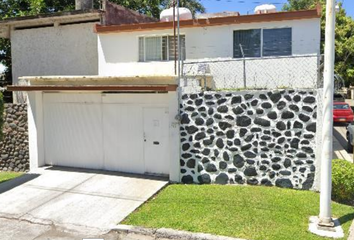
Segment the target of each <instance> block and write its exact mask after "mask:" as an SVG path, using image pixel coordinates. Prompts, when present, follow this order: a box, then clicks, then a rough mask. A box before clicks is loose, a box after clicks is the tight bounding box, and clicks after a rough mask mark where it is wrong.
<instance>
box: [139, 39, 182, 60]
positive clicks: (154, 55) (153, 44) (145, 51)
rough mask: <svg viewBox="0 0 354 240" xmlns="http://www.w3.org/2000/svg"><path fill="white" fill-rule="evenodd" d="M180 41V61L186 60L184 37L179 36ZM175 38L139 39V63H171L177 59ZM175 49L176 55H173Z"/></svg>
mask: <svg viewBox="0 0 354 240" xmlns="http://www.w3.org/2000/svg"><path fill="white" fill-rule="evenodd" d="M180 41H181V59H182V60H185V59H186V48H185V42H186V40H185V36H184V35H181V36H180ZM176 45H177V37H176V38H174V37H173V36H157V37H139V61H140V62H146V61H166V60H168V61H171V60H174V59H175V55H176V57H177V59H178V48H177V46H176ZM175 47H176V53H175Z"/></svg>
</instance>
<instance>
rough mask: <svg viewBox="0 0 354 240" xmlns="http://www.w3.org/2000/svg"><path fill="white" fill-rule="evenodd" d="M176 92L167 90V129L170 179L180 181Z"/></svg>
mask: <svg viewBox="0 0 354 240" xmlns="http://www.w3.org/2000/svg"><path fill="white" fill-rule="evenodd" d="M177 94H178V93H177V92H168V106H169V126H170V127H169V129H170V141H169V143H170V144H169V149H170V181H171V182H179V181H180V171H181V167H180V163H179V160H180V154H181V153H180V136H179V121H178V120H177V119H176V116H177V115H178V111H179V110H178V99H177Z"/></svg>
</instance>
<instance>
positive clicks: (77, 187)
mask: <svg viewBox="0 0 354 240" xmlns="http://www.w3.org/2000/svg"><path fill="white" fill-rule="evenodd" d="M30 175H31V174H28V175H24V177H26V176H30ZM34 176H35V177H34V178H33V179H28V180H29V181H27V182H25V183H23V182H18V181H19V180H21V177H20V178H19V179H15V180H16V181H9V182H5V183H3V184H0V219H1V220H2V223H3V227H4V226H5V227H4V228H3V229H1V226H0V239H1V240H3V239H5V237H7V236H12V234H17V233H16V232H12V229H11V228H9V227H6V220H8V221H12V220H16V221H18V224H20V223H21V222H22V223H23V222H25V223H26V222H27V223H30V224H37V225H39V226H47V227H48V226H49V227H54V228H55V229H58V228H63V229H65V230H67V231H68V232H75V231H79V232H81V233H84V234H87V235H100V234H103V233H106V232H108V231H109V230H110V228H111V227H113V226H115V225H116V224H117V223H119V222H120V221H122V220H123V219H124V218H125V217H127V216H128V215H129V214H130V213H131V212H133V211H134V210H135V209H136V208H138V207H139V206H140V205H141V204H143V203H144V202H145V201H146V200H148V199H149V198H150V197H152V196H153V195H154V194H155V193H156V192H158V191H159V190H160V189H161V188H163V187H164V186H165V185H166V184H167V183H168V182H167V181H166V180H162V179H159V178H149V177H146V176H139V175H132V174H120V173H112V172H104V171H90V170H80V169H70V168H43V169H41V170H40V171H39V172H38V173H37V174H34ZM9 185H13V186H9ZM22 227H23V228H24V229H23V232H29V233H30V232H31V231H32V229H29V228H28V226H26V225H23V224H22V225H21V224H20V227H19V228H20V229H21V228H22ZM49 230H50V229H44V230H43V231H44V232H46V231H49ZM9 239H16V240H28V239H29V238H26V237H25V238H22V235H18V236H17V235H14V236H13V238H9ZM49 239H50V238H49ZM81 239H82V238H81Z"/></svg>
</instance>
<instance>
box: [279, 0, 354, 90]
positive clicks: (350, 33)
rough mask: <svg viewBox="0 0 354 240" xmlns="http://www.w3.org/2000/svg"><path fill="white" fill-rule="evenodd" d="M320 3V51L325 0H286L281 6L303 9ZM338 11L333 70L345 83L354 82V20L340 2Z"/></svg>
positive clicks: (286, 8) (322, 44)
mask: <svg viewBox="0 0 354 240" xmlns="http://www.w3.org/2000/svg"><path fill="white" fill-rule="evenodd" d="M318 3H319V4H321V5H322V9H323V11H322V20H321V30H322V37H321V52H322V53H323V51H324V50H323V49H324V41H325V39H324V36H325V35H324V32H325V24H326V19H325V14H326V11H325V10H326V8H325V7H326V5H325V3H326V1H325V0H288V3H286V4H285V5H284V7H283V10H286V11H292V10H304V9H311V8H314V7H315V6H316V5H317V4H318ZM339 9H340V10H339V12H338V13H337V14H336V29H335V32H336V39H335V45H336V59H335V60H336V64H335V71H336V73H338V74H339V75H341V76H342V77H343V78H344V80H345V82H346V85H347V86H349V85H350V84H351V85H353V84H354V20H353V19H352V18H351V17H350V16H347V14H346V12H345V10H344V8H343V7H342V3H339Z"/></svg>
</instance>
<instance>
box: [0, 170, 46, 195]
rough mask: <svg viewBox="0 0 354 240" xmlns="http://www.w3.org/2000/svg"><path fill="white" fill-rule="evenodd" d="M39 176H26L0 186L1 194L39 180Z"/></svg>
mask: <svg viewBox="0 0 354 240" xmlns="http://www.w3.org/2000/svg"><path fill="white" fill-rule="evenodd" d="M38 176H39V174H25V175H22V176H20V177H17V178H14V179H12V180H9V181H6V182H3V183H1V184H0V194H1V193H4V192H6V191H9V190H11V189H13V188H15V187H18V186H20V185H22V184H24V183H26V182H29V181H31V180H33V179H35V178H37V177H38Z"/></svg>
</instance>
